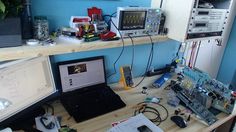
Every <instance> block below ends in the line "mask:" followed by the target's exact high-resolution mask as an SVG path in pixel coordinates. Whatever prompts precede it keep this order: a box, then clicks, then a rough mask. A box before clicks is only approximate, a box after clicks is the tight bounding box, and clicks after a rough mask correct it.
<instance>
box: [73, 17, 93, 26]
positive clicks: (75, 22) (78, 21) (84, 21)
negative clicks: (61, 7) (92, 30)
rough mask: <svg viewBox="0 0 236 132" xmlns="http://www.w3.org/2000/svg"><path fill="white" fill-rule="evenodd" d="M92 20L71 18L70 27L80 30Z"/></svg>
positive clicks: (88, 18)
mask: <svg viewBox="0 0 236 132" xmlns="http://www.w3.org/2000/svg"><path fill="white" fill-rule="evenodd" d="M90 21H91V18H90V17H88V16H71V18H70V27H71V28H75V29H76V28H78V27H79V26H80V25H86V24H90Z"/></svg>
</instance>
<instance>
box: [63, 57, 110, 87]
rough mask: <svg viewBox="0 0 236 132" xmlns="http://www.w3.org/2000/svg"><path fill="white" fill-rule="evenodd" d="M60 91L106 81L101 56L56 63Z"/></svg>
mask: <svg viewBox="0 0 236 132" xmlns="http://www.w3.org/2000/svg"><path fill="white" fill-rule="evenodd" d="M58 67H59V73H60V78H61V87H62V92H69V91H73V90H77V89H81V88H84V87H89V86H93V85H97V84H104V83H106V77H105V70H104V58H103V56H99V57H92V58H85V59H79V60H72V61H66V62H61V63H58Z"/></svg>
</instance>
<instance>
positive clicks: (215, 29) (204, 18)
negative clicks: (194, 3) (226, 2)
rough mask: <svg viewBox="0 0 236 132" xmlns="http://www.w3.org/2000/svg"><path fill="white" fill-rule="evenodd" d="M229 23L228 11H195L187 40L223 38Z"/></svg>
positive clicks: (199, 9) (193, 11)
mask: <svg viewBox="0 0 236 132" xmlns="http://www.w3.org/2000/svg"><path fill="white" fill-rule="evenodd" d="M226 22H227V10H223V9H201V8H198V9H193V10H192V15H191V19H190V22H189V26H188V31H187V39H194V38H202V37H212V36H221V35H222V33H223V30H224V29H225V25H226Z"/></svg>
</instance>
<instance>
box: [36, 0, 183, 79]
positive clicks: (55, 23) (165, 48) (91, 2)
mask: <svg viewBox="0 0 236 132" xmlns="http://www.w3.org/2000/svg"><path fill="white" fill-rule="evenodd" d="M150 3H151V1H150V0H32V12H33V15H45V16H47V17H48V19H49V22H50V29H51V30H55V29H57V28H59V27H60V26H68V23H69V20H70V16H72V15H82V16H85V15H87V8H89V7H92V6H96V7H99V8H102V9H103V12H104V14H112V13H113V12H115V11H116V7H117V6H130V5H131V6H150V5H151V4H150ZM178 47H179V42H177V41H173V40H169V41H166V42H161V43H159V44H155V45H154V60H153V64H152V65H153V66H154V67H155V68H160V67H163V66H165V65H166V64H169V63H170V62H171V60H172V58H174V57H175V54H176V52H177V50H178ZM150 48H151V44H150V45H141V46H135V62H134V69H133V70H134V71H133V74H134V76H140V75H142V74H143V73H144V71H145V67H146V64H147V59H148V56H149V53H150ZM120 51H121V48H112V49H104V50H96V51H87V52H79V53H70V54H63V55H56V56H52V57H51V58H52V60H53V61H54V62H60V61H65V60H72V59H79V58H85V57H92V56H98V55H104V56H105V60H106V69H107V70H106V71H107V73H108V74H110V73H113V72H114V70H113V63H114V61H115V60H116V59H117V57H118V55H119V53H120ZM131 56H132V46H128V47H125V51H124V53H123V55H122V56H121V59H120V60H119V61H118V63H117V73H118V74H116V75H114V76H112V77H111V78H110V79H109V80H108V81H109V82H116V81H118V80H119V69H118V68H119V67H120V66H122V65H127V64H130V63H131Z"/></svg>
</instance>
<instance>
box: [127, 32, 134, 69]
mask: <svg viewBox="0 0 236 132" xmlns="http://www.w3.org/2000/svg"><path fill="white" fill-rule="evenodd" d="M128 37H129V38H130V40H131V43H132V48H133V50H132V60H131V71H132V69H133V65H134V41H133V38H132V37H131V36H130V35H128Z"/></svg>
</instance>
